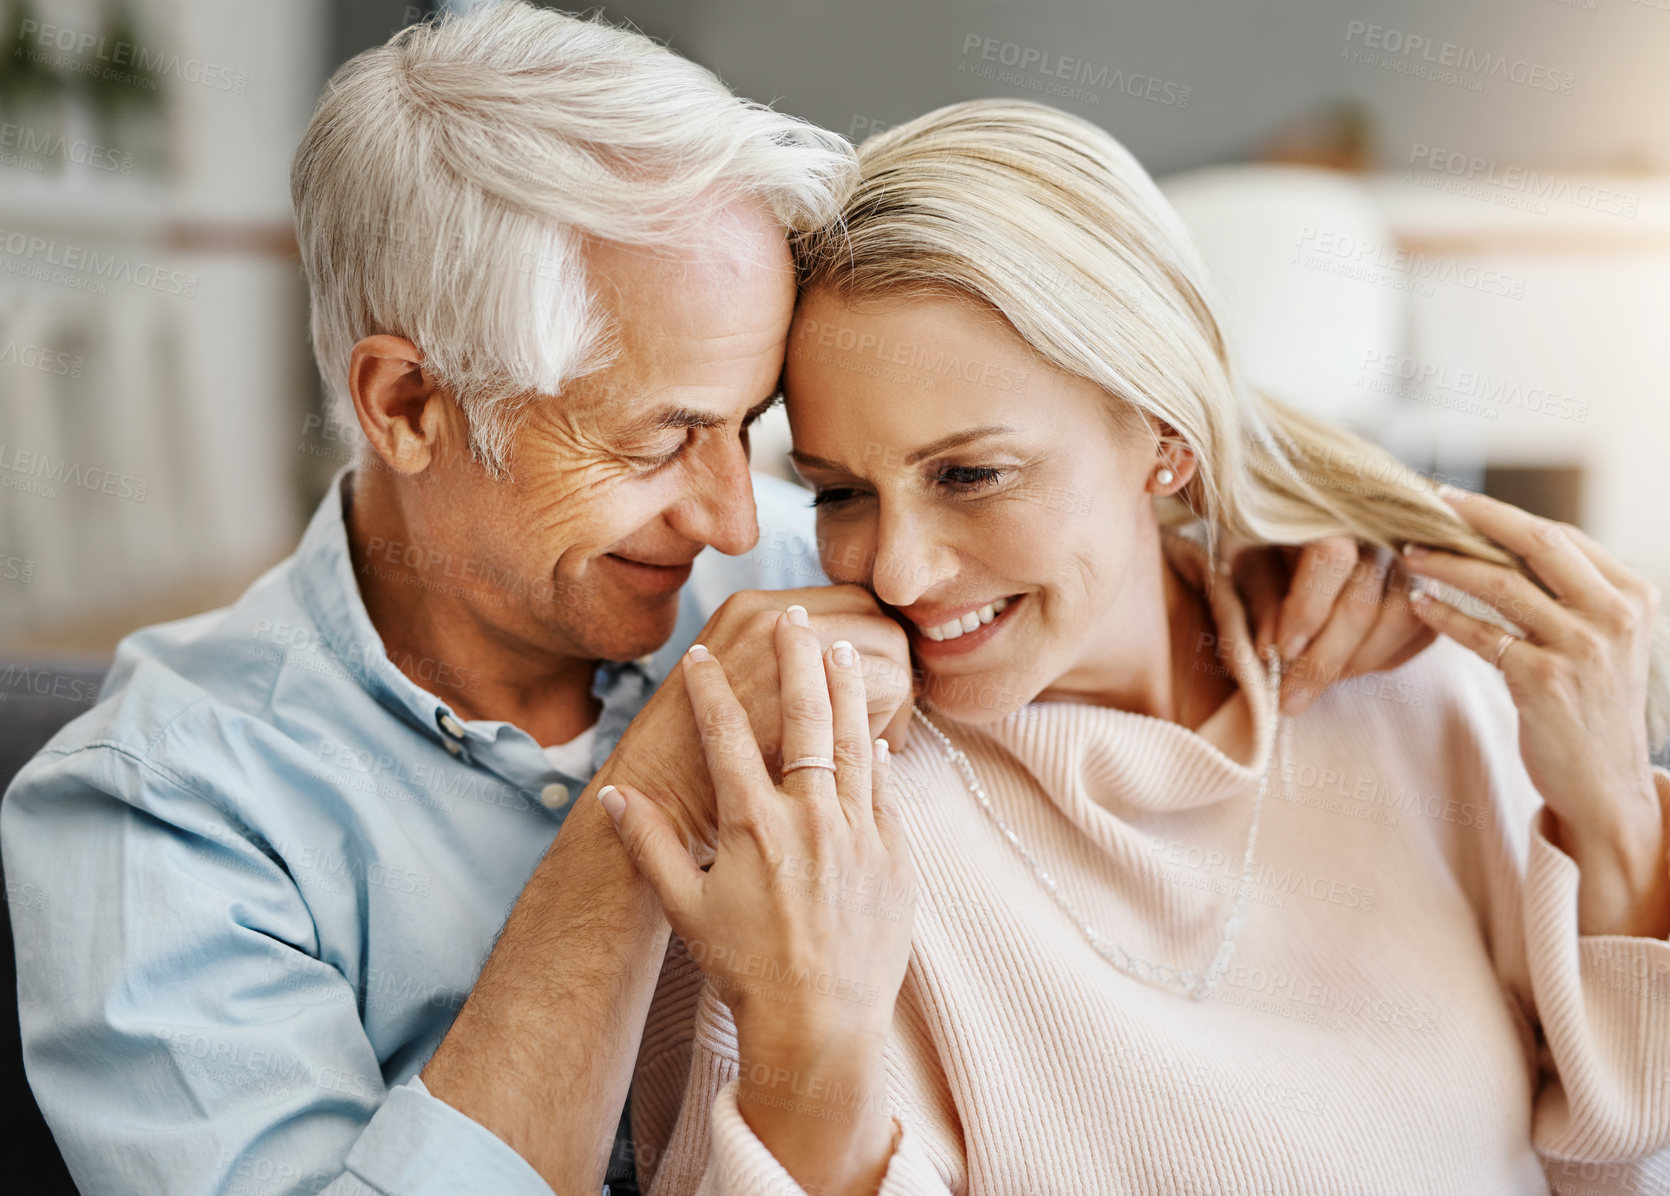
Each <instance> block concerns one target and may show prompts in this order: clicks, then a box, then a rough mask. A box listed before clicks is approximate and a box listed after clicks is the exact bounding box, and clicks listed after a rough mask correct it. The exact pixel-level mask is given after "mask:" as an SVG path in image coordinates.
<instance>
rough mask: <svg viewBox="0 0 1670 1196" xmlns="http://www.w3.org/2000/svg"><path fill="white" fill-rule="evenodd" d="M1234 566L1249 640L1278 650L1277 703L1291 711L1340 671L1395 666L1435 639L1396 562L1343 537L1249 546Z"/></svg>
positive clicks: (1336, 677) (1360, 672) (1354, 673)
mask: <svg viewBox="0 0 1670 1196" xmlns="http://www.w3.org/2000/svg"><path fill="white" fill-rule="evenodd" d="M1232 569H1233V573H1234V577H1235V585H1236V589H1237V590H1239V591H1240V593H1241V597H1242V599H1243V600H1244V601H1245V602H1246V604H1247V609H1248V613H1249V614H1250V615H1251V618H1252V624H1253V629H1254V633H1255V646H1256V647H1257V648H1258V650H1259V652H1261V653H1262V652H1263V650H1264V648H1265V646H1266V645H1268V644H1272V643H1273V644H1276V645H1277V646H1278V647H1279V649H1280V651H1281V655H1282V660H1283V661H1284V662H1285V670H1284V673H1283V677H1282V709H1283V710H1285V711H1286V712H1287V713H1289V714H1298V713H1299V712H1300V711H1302V710H1304V709H1305V707H1307V706H1309V705H1310V704H1311V702H1312V701H1313V700H1314V699H1315V698H1316V695H1317V694H1318V693H1320V692H1321V691H1322V690H1324V689H1326V688H1328V686H1330V685H1332V684H1333V683H1334V682H1336V681H1339V680H1342V679H1343V678H1346V677H1357V676H1361V675H1363V674H1364V673H1378V672H1383V671H1385V670H1386V669H1395V668H1397V667H1398V665H1400V664H1402V663H1404V662H1405V661H1406V660H1409V659H1410V658H1411V657H1413V656H1415V655H1416V654H1417V653H1419V652H1420V651H1421V650H1422V649H1424V648H1425V647H1426V646H1427V645H1428V644H1430V643H1432V641H1433V640H1434V639H1435V638H1437V637H1436V635H1435V634H1434V632H1433V631H1432V629H1431V628H1429V627H1428V626H1427V625H1426V624H1425V623H1423V622H1422V621H1421V620H1420V619H1419V618H1417V617H1416V615H1415V613H1414V611H1413V610H1411V608H1410V605H1409V597H1410V595H1409V580H1410V577H1409V573H1408V572H1407V571H1406V570H1405V569H1404V568H1403V566H1402V563H1401V562H1400V561H1398V560H1396V559H1395V558H1394V557H1393V556H1392V554H1391V553H1389V552H1386V551H1384V550H1382V549H1376V548H1373V547H1370V546H1369V545H1360V544H1358V543H1357V542H1356V541H1355V540H1352V539H1351V538H1350V537H1348V536H1330V537H1328V538H1327V539H1324V540H1314V541H1312V542H1311V543H1309V544H1306V545H1304V546H1303V547H1302V548H1272V547H1259V548H1247V549H1244V550H1242V551H1241V552H1239V553H1238V554H1236V555H1235V557H1234V561H1233V566H1232Z"/></svg>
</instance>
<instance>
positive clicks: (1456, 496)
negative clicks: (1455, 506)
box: [1438, 482, 1471, 502]
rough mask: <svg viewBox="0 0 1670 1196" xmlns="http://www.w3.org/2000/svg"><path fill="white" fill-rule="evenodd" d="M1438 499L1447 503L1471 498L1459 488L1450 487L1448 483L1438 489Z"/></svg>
mask: <svg viewBox="0 0 1670 1196" xmlns="http://www.w3.org/2000/svg"><path fill="white" fill-rule="evenodd" d="M1438 497H1439V498H1442V499H1445V500H1447V501H1449V502H1460V501H1461V500H1462V499H1465V498H1469V497H1471V496H1470V495H1469V494H1468V493H1467V491H1465V490H1463V489H1462V488H1461V487H1460V486H1452V485H1450V484H1449V483H1448V482H1445V483H1444V484H1443V485H1441V486H1439V487H1438Z"/></svg>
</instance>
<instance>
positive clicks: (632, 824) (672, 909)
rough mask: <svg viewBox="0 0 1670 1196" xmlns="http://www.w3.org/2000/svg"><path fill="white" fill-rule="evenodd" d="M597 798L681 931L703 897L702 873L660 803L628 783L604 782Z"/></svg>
mask: <svg viewBox="0 0 1670 1196" xmlns="http://www.w3.org/2000/svg"><path fill="white" fill-rule="evenodd" d="M597 800H598V801H599V802H600V803H602V806H603V809H604V810H605V811H606V812H607V813H608V815H609V821H611V822H613V823H614V824H615V832H616V833H617V834H619V835H620V841H621V846H623V847H624V848H626V855H627V858H629V859H630V860H631V861H632V866H633V867H635V868H636V869H637V870H638V872H639V874H640V875H641V876H643V878H644V879H645V880H646V881H648V882H649V887H650V888H652V889H654V890H655V895H656V896H657V897H658V898H660V900H661V908H662V909H663V910H665V911H666V914H667V920H668V921H669V922H671V923H672V924H673V928H674V929H675V930H678V931H679V932H680V933H683V931H684V928H685V926H687V925H688V923H689V919H690V917H691V916H692V914H693V913H694V911H695V910H696V909H697V907H698V905H699V904H700V901H701V892H702V881H703V878H704V873H703V872H702V870H701V869H700V868H698V867H697V866H696V861H695V860H693V859H691V858H690V852H689V850H688V849H687V848H686V847H685V844H684V840H683V839H682V838H681V837H680V836H679V833H678V832H677V831H675V830H674V829H673V824H672V823H671V822H670V821H668V819H667V816H666V815H665V814H663V813H662V812H661V807H659V806H657V805H656V804H655V803H654V802H652V801H650V800H649V799H648V798H647V797H645V796H644V795H643V794H642V793H639V792H638V791H637V790H636V789H633V788H632V787H631V786H629V785H605V786H603V788H602V789H599V790H598V791H597Z"/></svg>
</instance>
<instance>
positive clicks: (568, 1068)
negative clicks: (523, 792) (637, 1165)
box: [422, 765, 668, 1196]
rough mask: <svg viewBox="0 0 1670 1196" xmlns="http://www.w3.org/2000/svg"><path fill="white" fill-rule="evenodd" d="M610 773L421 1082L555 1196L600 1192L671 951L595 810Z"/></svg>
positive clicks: (514, 914)
mask: <svg viewBox="0 0 1670 1196" xmlns="http://www.w3.org/2000/svg"><path fill="white" fill-rule="evenodd" d="M609 773H610V768H609V766H608V765H605V767H604V768H603V769H602V770H601V771H600V772H599V773H598V775H597V777H596V778H595V779H594V780H593V781H592V783H591V784H590V785H589V786H587V788H586V791H585V792H584V793H582V794H581V795H580V796H579V797H578V798H577V799H576V806H575V809H574V810H573V811H572V812H570V814H569V816H568V819H567V821H566V822H564V824H563V829H562V831H561V833H560V834H559V835H558V836H557V839H556V841H555V842H554V843H553V844H552V845H551V849H550V850H549V851H547V852H546V853H545V858H544V859H543V860H541V861H540V864H539V867H538V868H536V869H535V870H534V874H533V876H532V877H531V878H530V879H529V881H528V884H527V887H526V888H524V889H523V890H522V896H521V898H520V899H519V900H518V901H517V903H516V907H515V908H514V909H513V910H512V911H511V914H510V917H509V919H508V920H507V921H506V922H505V927H504V930H503V932H502V933H501V934H500V935H499V941H498V943H497V944H496V945H495V946H494V948H493V951H492V953H491V954H490V955H489V956H488V958H487V962H486V964H485V965H484V966H483V967H482V970H481V975H480V978H479V979H478V980H477V981H476V985H475V988H474V989H473V990H472V991H471V993H470V996H469V999H468V1000H467V1001H465V1003H464V1006H463V1008H462V1009H460V1010H459V1012H458V1018H457V1020H456V1021H454V1023H453V1025H452V1029H451V1030H450V1031H449V1032H448V1033H447V1036H446V1038H445V1040H444V1041H442V1043H441V1045H440V1047H439V1049H437V1050H436V1052H435V1055H434V1058H432V1059H431V1060H430V1061H429V1063H428V1065H427V1066H426V1067H425V1068H424V1069H423V1073H422V1074H423V1082H424V1084H425V1086H427V1087H428V1089H429V1090H430V1092H431V1093H432V1094H433V1095H435V1096H436V1097H438V1098H439V1099H441V1100H444V1101H446V1102H447V1103H448V1104H449V1105H452V1106H453V1107H454V1108H455V1109H458V1110H459V1111H460V1112H462V1113H464V1114H465V1115H466V1116H468V1117H470V1118H471V1119H473V1120H475V1121H476V1122H478V1123H480V1124H481V1125H483V1126H485V1127H487V1128H488V1129H489V1130H491V1131H492V1132H493V1133H495V1134H497V1135H498V1136H499V1137H500V1138H502V1139H504V1140H505V1141H506V1142H508V1143H509V1144H510V1145H511V1146H512V1147H513V1148H514V1149H515V1150H516V1151H517V1152H518V1153H519V1154H521V1155H522V1157H523V1158H525V1159H527V1160H528V1162H529V1163H530V1164H531V1165H532V1166H533V1167H534V1169H535V1170H537V1171H538V1172H539V1173H540V1174H541V1175H543V1176H544V1177H545V1180H546V1182H547V1183H549V1184H550V1185H551V1187H552V1189H553V1190H554V1191H556V1192H557V1193H559V1194H562V1196H566V1194H567V1193H570V1192H574V1193H581V1192H583V1193H587V1194H589V1196H596V1193H597V1192H598V1191H599V1189H600V1187H601V1185H602V1180H603V1173H604V1170H605V1168H606V1167H607V1164H608V1158H609V1152H610V1147H611V1145H612V1143H613V1142H614V1134H615V1128H616V1125H617V1123H618V1122H619V1119H620V1111H621V1106H622V1104H623V1103H624V1101H625V1099H626V1094H627V1089H628V1088H629V1087H630V1085H631V1082H632V1069H633V1065H634V1063H635V1062H636V1059H637V1054H638V1044H639V1041H640V1039H641V1038H642V1036H643V1027H644V1018H645V1016H646V1015H647V1013H648V1010H649V1003H650V1000H651V998H652V997H653V996H654V994H655V981H656V977H657V975H658V974H659V972H660V967H661V961H662V957H663V955H664V954H665V953H666V947H667V936H668V928H667V922H666V919H665V918H664V917H663V915H662V913H661V906H660V904H659V903H658V902H657V901H656V899H655V894H654V893H653V892H652V891H651V890H650V888H649V886H648V885H646V884H645V883H644V882H643V880H642V879H641V878H640V877H639V876H638V873H637V871H636V870H635V869H634V868H633V866H632V863H631V861H630V860H628V859H627V856H626V853H625V851H624V850H623V849H622V848H621V844H620V837H619V835H617V834H616V833H615V830H614V827H613V826H611V825H610V823H609V819H608V815H607V814H605V813H604V811H603V810H602V808H601V807H600V806H599V804H598V802H597V798H596V791H597V790H598V789H599V788H601V787H602V786H603V785H604V784H606V783H607V782H608V780H609Z"/></svg>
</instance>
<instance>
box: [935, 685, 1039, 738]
mask: <svg viewBox="0 0 1670 1196" xmlns="http://www.w3.org/2000/svg"><path fill="white" fill-rule="evenodd" d="M1035 691H1036V687H1030V688H1029V687H1026V686H1024V685H1021V684H1019V683H1018V679H1017V678H1014V677H1011V676H1009V675H1007V674H1003V673H997V672H979V673H950V674H941V673H934V672H931V671H930V672H927V673H926V674H925V676H924V679H923V683H922V694H923V696H924V697H925V698H927V700H928V702H929V703H930V704H931V706H932V707H933V709H934V710H936V711H938V712H940V713H943V714H944V715H945V716H946V717H947V718H954V719H956V720H957V721H958V722H959V723H966V724H970V725H974V726H978V725H980V724H982V723H995V722H997V721H998V720H999V719H1003V718H1007V717H1008V716H1009V715H1011V714H1013V713H1015V711H1017V710H1019V709H1021V708H1022V707H1023V706H1025V705H1026V704H1027V703H1028V702H1030V701H1031V700H1032V699H1033V697H1034V696H1035Z"/></svg>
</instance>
